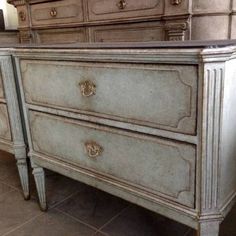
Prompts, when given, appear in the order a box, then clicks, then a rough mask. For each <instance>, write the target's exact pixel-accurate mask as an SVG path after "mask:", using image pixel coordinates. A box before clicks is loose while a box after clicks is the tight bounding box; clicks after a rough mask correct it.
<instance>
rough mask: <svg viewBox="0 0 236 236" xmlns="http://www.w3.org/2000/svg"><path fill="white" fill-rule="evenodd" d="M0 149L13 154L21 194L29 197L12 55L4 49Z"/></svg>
mask: <svg viewBox="0 0 236 236" xmlns="http://www.w3.org/2000/svg"><path fill="white" fill-rule="evenodd" d="M0 150H3V151H6V152H9V153H12V154H13V155H14V156H15V158H16V163H17V167H18V171H19V175H20V181H21V185H22V189H23V195H24V198H25V199H29V180H28V167H27V158H26V145H25V140H24V136H23V128H22V120H21V115H20V109H19V103H18V97H17V88H16V82H15V75H14V70H13V64H12V57H11V53H10V52H9V51H7V50H6V49H1V50H0ZM0 159H1V156H0ZM0 165H1V164H0ZM0 168H1V166H0Z"/></svg>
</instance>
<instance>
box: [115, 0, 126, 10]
mask: <svg viewBox="0 0 236 236" xmlns="http://www.w3.org/2000/svg"><path fill="white" fill-rule="evenodd" d="M117 6H118V7H119V9H121V10H123V9H125V8H126V6H127V3H126V1H125V0H120V1H119V2H118V4H117Z"/></svg>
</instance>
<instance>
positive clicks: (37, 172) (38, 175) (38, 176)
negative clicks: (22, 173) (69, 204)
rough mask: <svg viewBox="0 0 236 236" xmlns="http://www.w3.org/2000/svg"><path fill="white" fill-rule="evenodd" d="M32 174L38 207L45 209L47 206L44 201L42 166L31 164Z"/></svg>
mask: <svg viewBox="0 0 236 236" xmlns="http://www.w3.org/2000/svg"><path fill="white" fill-rule="evenodd" d="M33 175H34V179H35V184H36V188H37V192H38V198H39V206H40V209H41V210H42V211H46V210H47V209H48V208H47V202H46V189H45V174H44V170H43V168H42V167H39V166H36V165H33Z"/></svg>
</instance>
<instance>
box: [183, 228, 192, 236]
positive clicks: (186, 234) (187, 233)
mask: <svg viewBox="0 0 236 236" xmlns="http://www.w3.org/2000/svg"><path fill="white" fill-rule="evenodd" d="M191 231H192V229H189V230H188V231H187V232H186V233H185V234H184V236H189V233H190V232H191Z"/></svg>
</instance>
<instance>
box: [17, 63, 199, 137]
mask: <svg viewBox="0 0 236 236" xmlns="http://www.w3.org/2000/svg"><path fill="white" fill-rule="evenodd" d="M21 69H22V80H23V88H24V91H25V97H26V102H27V103H31V104H39V105H42V106H50V107H55V108H60V109H63V110H72V111H75V112H80V113H84V114H90V115H95V116H99V117H104V118H108V119H112V120H118V121H123V122H127V123H133V124H139V125H144V126H149V127H155V128H161V129H166V130H172V131H177V132H181V133H188V134H195V126H196V94H197V67H196V66H184V65H177V66H176V65H166V66H165V65H143V64H139V65H133V64H126V65H125V64H119V63H109V64H108V63H82V62H81V63H77V62H52V61H38V60H35V61H28V60H22V61H21Z"/></svg>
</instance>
